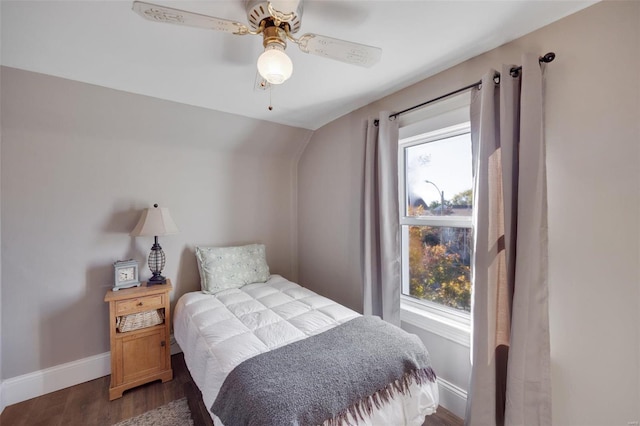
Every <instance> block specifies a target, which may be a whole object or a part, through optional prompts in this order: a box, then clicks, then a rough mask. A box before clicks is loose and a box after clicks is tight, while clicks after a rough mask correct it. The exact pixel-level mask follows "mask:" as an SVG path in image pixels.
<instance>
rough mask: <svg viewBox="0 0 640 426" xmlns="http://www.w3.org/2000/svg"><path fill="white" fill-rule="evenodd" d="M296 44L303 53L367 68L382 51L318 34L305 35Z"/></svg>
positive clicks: (377, 58) (377, 48)
mask: <svg viewBox="0 0 640 426" xmlns="http://www.w3.org/2000/svg"><path fill="white" fill-rule="evenodd" d="M296 43H297V44H298V46H299V47H300V50H302V51H303V52H305V53H310V54H312V55H318V56H324V57H326V58H331V59H335V60H337V61H342V62H346V63H348V64H353V65H359V66H361V67H367V68H369V67H371V66H373V65H375V64H376V63H377V62H378V61H379V60H380V57H381V56H382V49H380V48H379V47H374V46H367V45H366V44H360V43H354V42H352V41H346V40H340V39H337V38H332V37H327V36H323V35H318V34H305V35H303V36H301V37H300V38H299V39H298V40H297V41H296Z"/></svg>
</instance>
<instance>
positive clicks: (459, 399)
mask: <svg viewBox="0 0 640 426" xmlns="http://www.w3.org/2000/svg"><path fill="white" fill-rule="evenodd" d="M438 392H439V393H440V405H442V406H443V407H444V408H446V409H447V410H449V411H451V412H452V413H453V414H455V415H456V416H458V417H460V418H461V419H464V414H465V411H466V409H467V391H465V390H464V389H462V388H461V387H458V386H456V385H454V384H453V383H450V382H447V381H446V380H444V379H441V378H440V377H438Z"/></svg>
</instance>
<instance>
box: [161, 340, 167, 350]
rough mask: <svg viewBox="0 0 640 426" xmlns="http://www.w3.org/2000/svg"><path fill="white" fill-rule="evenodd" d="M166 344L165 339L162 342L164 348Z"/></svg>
mask: <svg viewBox="0 0 640 426" xmlns="http://www.w3.org/2000/svg"><path fill="white" fill-rule="evenodd" d="M165 345H166V343H165V341H164V340H163V341H162V342H160V346H162V347H163V348H164V346H165Z"/></svg>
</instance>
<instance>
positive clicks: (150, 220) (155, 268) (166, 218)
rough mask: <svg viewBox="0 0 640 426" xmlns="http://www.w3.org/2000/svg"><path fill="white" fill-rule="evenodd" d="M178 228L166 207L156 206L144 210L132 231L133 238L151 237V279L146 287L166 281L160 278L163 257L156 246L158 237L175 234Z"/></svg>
mask: <svg viewBox="0 0 640 426" xmlns="http://www.w3.org/2000/svg"><path fill="white" fill-rule="evenodd" d="M177 233H178V227H177V226H176V223H175V222H174V221H173V219H172V218H171V215H170V214H169V209H168V208H166V207H162V208H158V205H157V204H154V205H153V208H152V209H144V211H143V212H142V216H140V220H139V221H138V224H137V225H136V227H135V228H133V231H131V234H130V235H131V236H133V237H153V238H154V244H153V246H152V247H151V253H149V270H150V271H151V274H152V276H151V278H149V281H147V285H154V284H164V283H165V282H166V281H167V279H166V278H165V277H163V276H162V270H163V269H164V265H165V256H164V251H163V250H162V247H160V244H158V236H163V235H169V234H177Z"/></svg>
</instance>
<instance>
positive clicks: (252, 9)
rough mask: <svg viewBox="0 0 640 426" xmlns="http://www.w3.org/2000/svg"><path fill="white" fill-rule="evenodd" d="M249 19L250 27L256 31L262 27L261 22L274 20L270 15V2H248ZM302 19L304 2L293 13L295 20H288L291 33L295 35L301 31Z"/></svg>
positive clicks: (252, 0)
mask: <svg viewBox="0 0 640 426" xmlns="http://www.w3.org/2000/svg"><path fill="white" fill-rule="evenodd" d="M246 8H247V19H248V21H249V25H250V26H251V28H252V29H253V30H254V31H255V30H257V29H258V28H259V27H260V22H262V21H263V20H265V19H273V18H272V16H271V14H270V13H269V2H268V1H261V0H247V2H246ZM301 18H302V2H299V3H298V7H297V8H296V10H295V11H294V12H293V18H292V19H290V20H288V21H287V23H288V24H289V32H291V33H292V34H295V33H296V32H298V31H299V30H300V20H301Z"/></svg>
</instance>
